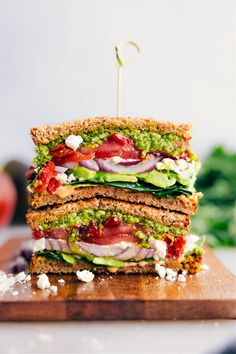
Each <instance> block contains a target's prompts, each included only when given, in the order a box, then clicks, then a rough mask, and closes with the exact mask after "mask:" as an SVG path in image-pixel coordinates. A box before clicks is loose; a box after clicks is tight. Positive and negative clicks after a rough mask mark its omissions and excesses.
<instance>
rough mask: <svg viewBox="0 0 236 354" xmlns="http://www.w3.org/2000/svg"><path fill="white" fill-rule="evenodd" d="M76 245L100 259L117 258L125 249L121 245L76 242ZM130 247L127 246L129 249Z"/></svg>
mask: <svg viewBox="0 0 236 354" xmlns="http://www.w3.org/2000/svg"><path fill="white" fill-rule="evenodd" d="M76 244H77V245H78V246H79V247H80V248H81V249H82V250H84V251H86V252H88V253H90V254H92V255H94V256H98V257H115V256H117V255H119V254H120V253H122V252H123V250H124V249H123V248H122V247H121V246H120V245H119V244H113V245H95V244H92V243H86V242H76ZM129 247H130V246H127V248H126V249H128V248H129Z"/></svg>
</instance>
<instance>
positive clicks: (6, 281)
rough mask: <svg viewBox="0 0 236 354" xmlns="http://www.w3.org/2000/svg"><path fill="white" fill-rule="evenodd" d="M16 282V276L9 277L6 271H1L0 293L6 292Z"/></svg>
mask: <svg viewBox="0 0 236 354" xmlns="http://www.w3.org/2000/svg"><path fill="white" fill-rule="evenodd" d="M14 284H15V277H12V276H11V277H8V276H7V274H6V273H4V272H1V273H0V295H3V294H5V293H6V292H7V291H9V290H10V289H11V287H12V285H14Z"/></svg>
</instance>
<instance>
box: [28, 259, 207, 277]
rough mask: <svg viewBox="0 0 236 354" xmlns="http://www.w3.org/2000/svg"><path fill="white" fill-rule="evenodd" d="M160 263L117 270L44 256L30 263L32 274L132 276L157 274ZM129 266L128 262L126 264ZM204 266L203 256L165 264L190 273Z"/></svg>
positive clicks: (133, 265)
mask: <svg viewBox="0 0 236 354" xmlns="http://www.w3.org/2000/svg"><path fill="white" fill-rule="evenodd" d="M157 263H158V262H156V261H153V262H148V263H147V262H146V264H142V263H141V262H140V263H138V262H137V263H136V264H134V262H133V263H132V265H130V266H129V267H126V266H124V267H121V268H116V269H110V268H108V267H102V266H96V265H93V264H92V263H76V264H72V265H71V264H65V263H62V262H59V261H54V260H51V259H46V258H45V257H42V256H35V255H33V257H32V259H31V262H30V273H36V274H40V273H64V274H65V273H76V271H77V270H84V269H86V270H90V271H92V272H94V273H107V274H111V273H114V272H115V273H116V274H117V273H124V274H130V273H140V274H144V273H156V271H155V264H157ZM126 264H128V262H127V263H126ZM201 264H202V256H200V255H194V256H188V257H186V258H185V259H184V260H182V261H181V262H178V261H175V262H173V261H170V260H167V261H166V262H165V266H166V267H170V268H172V269H175V270H177V271H178V270H182V269H185V270H187V271H188V272H189V273H197V272H199V271H200V268H201Z"/></svg>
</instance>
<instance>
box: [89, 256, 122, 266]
mask: <svg viewBox="0 0 236 354" xmlns="http://www.w3.org/2000/svg"><path fill="white" fill-rule="evenodd" d="M92 262H93V263H94V264H97V265H103V266H107V267H114V268H120V267H122V266H123V264H124V262H123V261H120V260H119V259H113V258H103V257H94V258H93V260H92Z"/></svg>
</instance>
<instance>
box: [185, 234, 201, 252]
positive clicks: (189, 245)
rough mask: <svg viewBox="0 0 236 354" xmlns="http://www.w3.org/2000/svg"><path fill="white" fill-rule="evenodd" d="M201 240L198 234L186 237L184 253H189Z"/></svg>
mask: <svg viewBox="0 0 236 354" xmlns="http://www.w3.org/2000/svg"><path fill="white" fill-rule="evenodd" d="M198 240H199V236H197V235H192V234H191V235H188V237H186V244H185V246H184V253H188V252H191V251H192V250H193V249H194V248H195V247H196V243H197V241H198Z"/></svg>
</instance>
